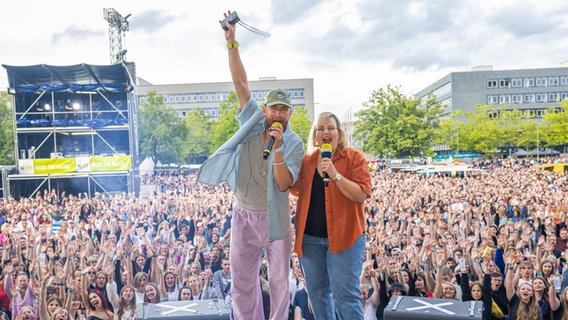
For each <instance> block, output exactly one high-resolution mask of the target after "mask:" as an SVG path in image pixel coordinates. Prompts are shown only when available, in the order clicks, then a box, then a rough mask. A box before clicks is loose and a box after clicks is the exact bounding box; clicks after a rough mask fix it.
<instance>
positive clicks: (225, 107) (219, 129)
mask: <svg viewBox="0 0 568 320" xmlns="http://www.w3.org/2000/svg"><path fill="white" fill-rule="evenodd" d="M237 110H239V102H238V100H237V95H236V94H235V93H234V92H231V93H230V94H229V96H228V97H227V100H225V101H223V102H221V116H220V117H219V120H217V122H214V123H213V124H212V126H211V139H210V140H209V150H210V151H211V152H215V151H216V150H217V149H219V147H220V146H222V145H223V143H225V141H227V140H229V138H230V137H231V136H232V135H233V134H234V133H235V132H237V130H238V129H239V122H238V121H237V119H236V118H235V115H236V114H237Z"/></svg>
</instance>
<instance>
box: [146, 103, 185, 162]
mask: <svg viewBox="0 0 568 320" xmlns="http://www.w3.org/2000/svg"><path fill="white" fill-rule="evenodd" d="M138 119H139V124H138V131H139V144H140V156H141V157H142V158H146V157H151V158H152V160H153V161H154V163H158V161H159V162H161V163H162V164H167V163H182V162H183V160H184V154H183V149H184V148H183V146H184V144H185V142H186V137H187V132H186V129H185V126H184V125H183V122H182V119H181V118H180V117H178V115H177V114H176V112H175V111H174V110H173V109H172V108H170V107H167V106H166V105H165V104H164V97H163V96H162V95H158V94H156V92H149V93H148V100H147V101H146V102H145V103H144V104H142V106H141V107H140V109H139V110H138Z"/></svg>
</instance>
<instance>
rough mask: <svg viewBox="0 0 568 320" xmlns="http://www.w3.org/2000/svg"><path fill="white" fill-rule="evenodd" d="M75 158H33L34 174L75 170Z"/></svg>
mask: <svg viewBox="0 0 568 320" xmlns="http://www.w3.org/2000/svg"><path fill="white" fill-rule="evenodd" d="M76 166H77V164H76V162H75V158H56V159H35V160H34V174H54V173H69V172H75V170H77V168H76Z"/></svg>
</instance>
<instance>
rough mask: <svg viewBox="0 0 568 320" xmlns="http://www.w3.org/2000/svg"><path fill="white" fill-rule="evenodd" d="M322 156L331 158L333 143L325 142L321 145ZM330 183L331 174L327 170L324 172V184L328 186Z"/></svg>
mask: <svg viewBox="0 0 568 320" xmlns="http://www.w3.org/2000/svg"><path fill="white" fill-rule="evenodd" d="M321 157H322V159H323V158H328V159H329V158H331V144H329V143H324V144H322V145H321ZM328 185H329V175H328V174H327V172H325V171H324V172H323V186H324V187H327V186H328Z"/></svg>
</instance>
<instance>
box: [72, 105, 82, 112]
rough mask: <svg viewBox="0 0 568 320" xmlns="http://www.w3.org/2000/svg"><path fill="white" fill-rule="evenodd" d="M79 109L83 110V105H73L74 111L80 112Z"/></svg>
mask: <svg viewBox="0 0 568 320" xmlns="http://www.w3.org/2000/svg"><path fill="white" fill-rule="evenodd" d="M79 109H81V105H80V104H78V103H74V104H73V110H75V111H77V110H79Z"/></svg>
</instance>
